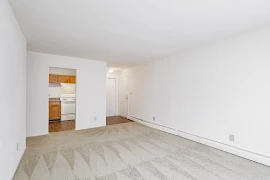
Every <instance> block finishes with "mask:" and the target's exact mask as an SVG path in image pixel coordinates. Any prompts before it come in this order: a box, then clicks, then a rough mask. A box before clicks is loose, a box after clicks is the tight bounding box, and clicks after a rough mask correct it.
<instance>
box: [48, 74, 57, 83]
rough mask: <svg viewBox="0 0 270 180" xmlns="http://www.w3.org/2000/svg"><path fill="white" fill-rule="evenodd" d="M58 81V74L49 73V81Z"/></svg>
mask: <svg viewBox="0 0 270 180" xmlns="http://www.w3.org/2000/svg"><path fill="white" fill-rule="evenodd" d="M57 82H58V75H56V74H49V83H57Z"/></svg>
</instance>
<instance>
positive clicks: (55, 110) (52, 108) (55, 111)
mask: <svg viewBox="0 0 270 180" xmlns="http://www.w3.org/2000/svg"><path fill="white" fill-rule="evenodd" d="M58 119H61V101H49V120H58Z"/></svg>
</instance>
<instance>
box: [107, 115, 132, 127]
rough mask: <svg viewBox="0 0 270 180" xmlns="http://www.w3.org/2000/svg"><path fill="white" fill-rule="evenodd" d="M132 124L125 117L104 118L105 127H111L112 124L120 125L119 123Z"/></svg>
mask: <svg viewBox="0 0 270 180" xmlns="http://www.w3.org/2000/svg"><path fill="white" fill-rule="evenodd" d="M129 122H133V121H131V120H129V119H127V118H125V117H122V116H110V117H106V125H113V124H121V123H129Z"/></svg>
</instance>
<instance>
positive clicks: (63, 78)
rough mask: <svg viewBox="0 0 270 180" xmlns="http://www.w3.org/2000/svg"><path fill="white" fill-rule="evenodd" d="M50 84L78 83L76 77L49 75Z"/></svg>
mask: <svg viewBox="0 0 270 180" xmlns="http://www.w3.org/2000/svg"><path fill="white" fill-rule="evenodd" d="M49 83H70V84H75V83H76V76H68V75H58V74H49Z"/></svg>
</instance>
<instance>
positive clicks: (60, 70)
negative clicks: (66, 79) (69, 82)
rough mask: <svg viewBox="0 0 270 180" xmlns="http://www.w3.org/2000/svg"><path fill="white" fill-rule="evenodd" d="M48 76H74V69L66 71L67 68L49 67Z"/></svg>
mask: <svg viewBox="0 0 270 180" xmlns="http://www.w3.org/2000/svg"><path fill="white" fill-rule="evenodd" d="M49 73H50V74H59V75H70V76H76V69H67V68H58V67H50V68H49Z"/></svg>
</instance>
